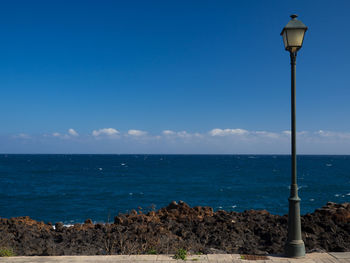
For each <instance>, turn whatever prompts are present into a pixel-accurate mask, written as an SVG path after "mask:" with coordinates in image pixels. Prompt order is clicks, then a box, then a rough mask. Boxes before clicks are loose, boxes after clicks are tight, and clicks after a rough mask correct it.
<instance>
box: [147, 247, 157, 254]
mask: <svg viewBox="0 0 350 263" xmlns="http://www.w3.org/2000/svg"><path fill="white" fill-rule="evenodd" d="M147 254H148V255H157V250H155V249H154V248H151V249H150V250H148V251H147Z"/></svg>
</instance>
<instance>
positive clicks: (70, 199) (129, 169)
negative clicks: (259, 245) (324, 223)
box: [0, 154, 350, 224]
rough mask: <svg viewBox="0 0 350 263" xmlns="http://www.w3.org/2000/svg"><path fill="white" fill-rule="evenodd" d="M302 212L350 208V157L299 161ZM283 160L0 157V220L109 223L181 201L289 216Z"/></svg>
mask: <svg viewBox="0 0 350 263" xmlns="http://www.w3.org/2000/svg"><path fill="white" fill-rule="evenodd" d="M298 184H299V195H300V197H301V199H302V201H301V213H302V214H305V213H308V212H313V211H314V210H315V209H316V208H319V207H321V206H323V205H325V204H326V203H327V202H328V201H333V202H339V203H342V202H350V156H310V155H309V156H298ZM289 185H290V156H288V155H4V154H3V155H0V217H6V218H9V217H15V216H30V217H31V218H33V219H36V220H40V221H45V222H48V221H50V222H53V223H54V222H58V221H61V222H64V223H65V224H73V223H77V222H83V221H84V220H85V219H87V218H91V219H92V220H93V221H95V222H107V221H113V217H114V216H115V215H117V214H118V213H124V212H127V211H130V210H132V209H136V210H139V209H142V210H143V211H145V212H147V211H149V210H151V209H159V208H161V207H164V206H166V205H167V204H168V203H169V202H170V201H172V200H183V201H185V202H187V203H188V204H190V205H191V206H197V205H200V206H211V207H213V208H214V209H215V210H218V209H224V210H234V211H244V210H248V209H267V210H268V211H269V212H271V213H275V214H286V213H288V196H289Z"/></svg>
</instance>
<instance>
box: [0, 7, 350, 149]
mask: <svg viewBox="0 0 350 263" xmlns="http://www.w3.org/2000/svg"><path fill="white" fill-rule="evenodd" d="M349 10H350V2H349V1H345V0H344V1H333V2H331V1H292V2H291V1H199V0H198V1H188V0H186V1H3V2H2V3H1V8H0V36H1V41H0V54H1V56H0V91H1V93H0V112H1V114H0V152H2V153H65V152H66V153H288V152H289V138H288V134H287V132H286V131H288V130H289V129H290V64H289V54H288V52H286V51H284V48H283V43H282V39H281V37H280V35H279V34H280V32H281V30H282V28H283V27H284V26H285V25H286V24H287V23H288V21H289V19H290V18H289V15H290V14H293V13H297V14H298V15H299V19H300V20H302V21H303V22H304V23H305V24H306V25H307V26H308V27H309V31H308V32H307V33H306V36H305V41H304V46H303V48H302V49H301V50H300V52H299V54H298V58H297V130H298V131H299V132H300V134H299V137H300V139H299V140H298V149H299V150H300V153H338V154H344V153H347V154H350V121H349V116H350V103H349V101H350V85H349V84H350V80H349V69H350V48H349V43H350V35H349V34H348V32H349V27H350V20H349V18H348V15H349ZM69 129H73V130H70V131H69ZM214 129H218V130H214ZM225 129H226V130H225ZM94 131H95V132H94ZM164 131H165V132H164Z"/></svg>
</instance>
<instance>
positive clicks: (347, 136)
mask: <svg viewBox="0 0 350 263" xmlns="http://www.w3.org/2000/svg"><path fill="white" fill-rule="evenodd" d="M316 134H318V135H319V136H321V137H328V138H337V139H346V140H348V139H350V132H333V131H324V130H319V131H317V132H316Z"/></svg>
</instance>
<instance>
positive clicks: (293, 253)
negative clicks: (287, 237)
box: [284, 240, 305, 258]
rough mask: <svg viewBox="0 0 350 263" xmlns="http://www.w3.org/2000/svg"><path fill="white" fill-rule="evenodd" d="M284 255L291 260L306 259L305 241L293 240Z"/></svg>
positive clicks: (288, 244)
mask: <svg viewBox="0 0 350 263" xmlns="http://www.w3.org/2000/svg"><path fill="white" fill-rule="evenodd" d="M284 253H285V256H286V257H289V258H302V257H305V245H304V241H303V240H291V241H288V242H287V244H286V246H285V248H284Z"/></svg>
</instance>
